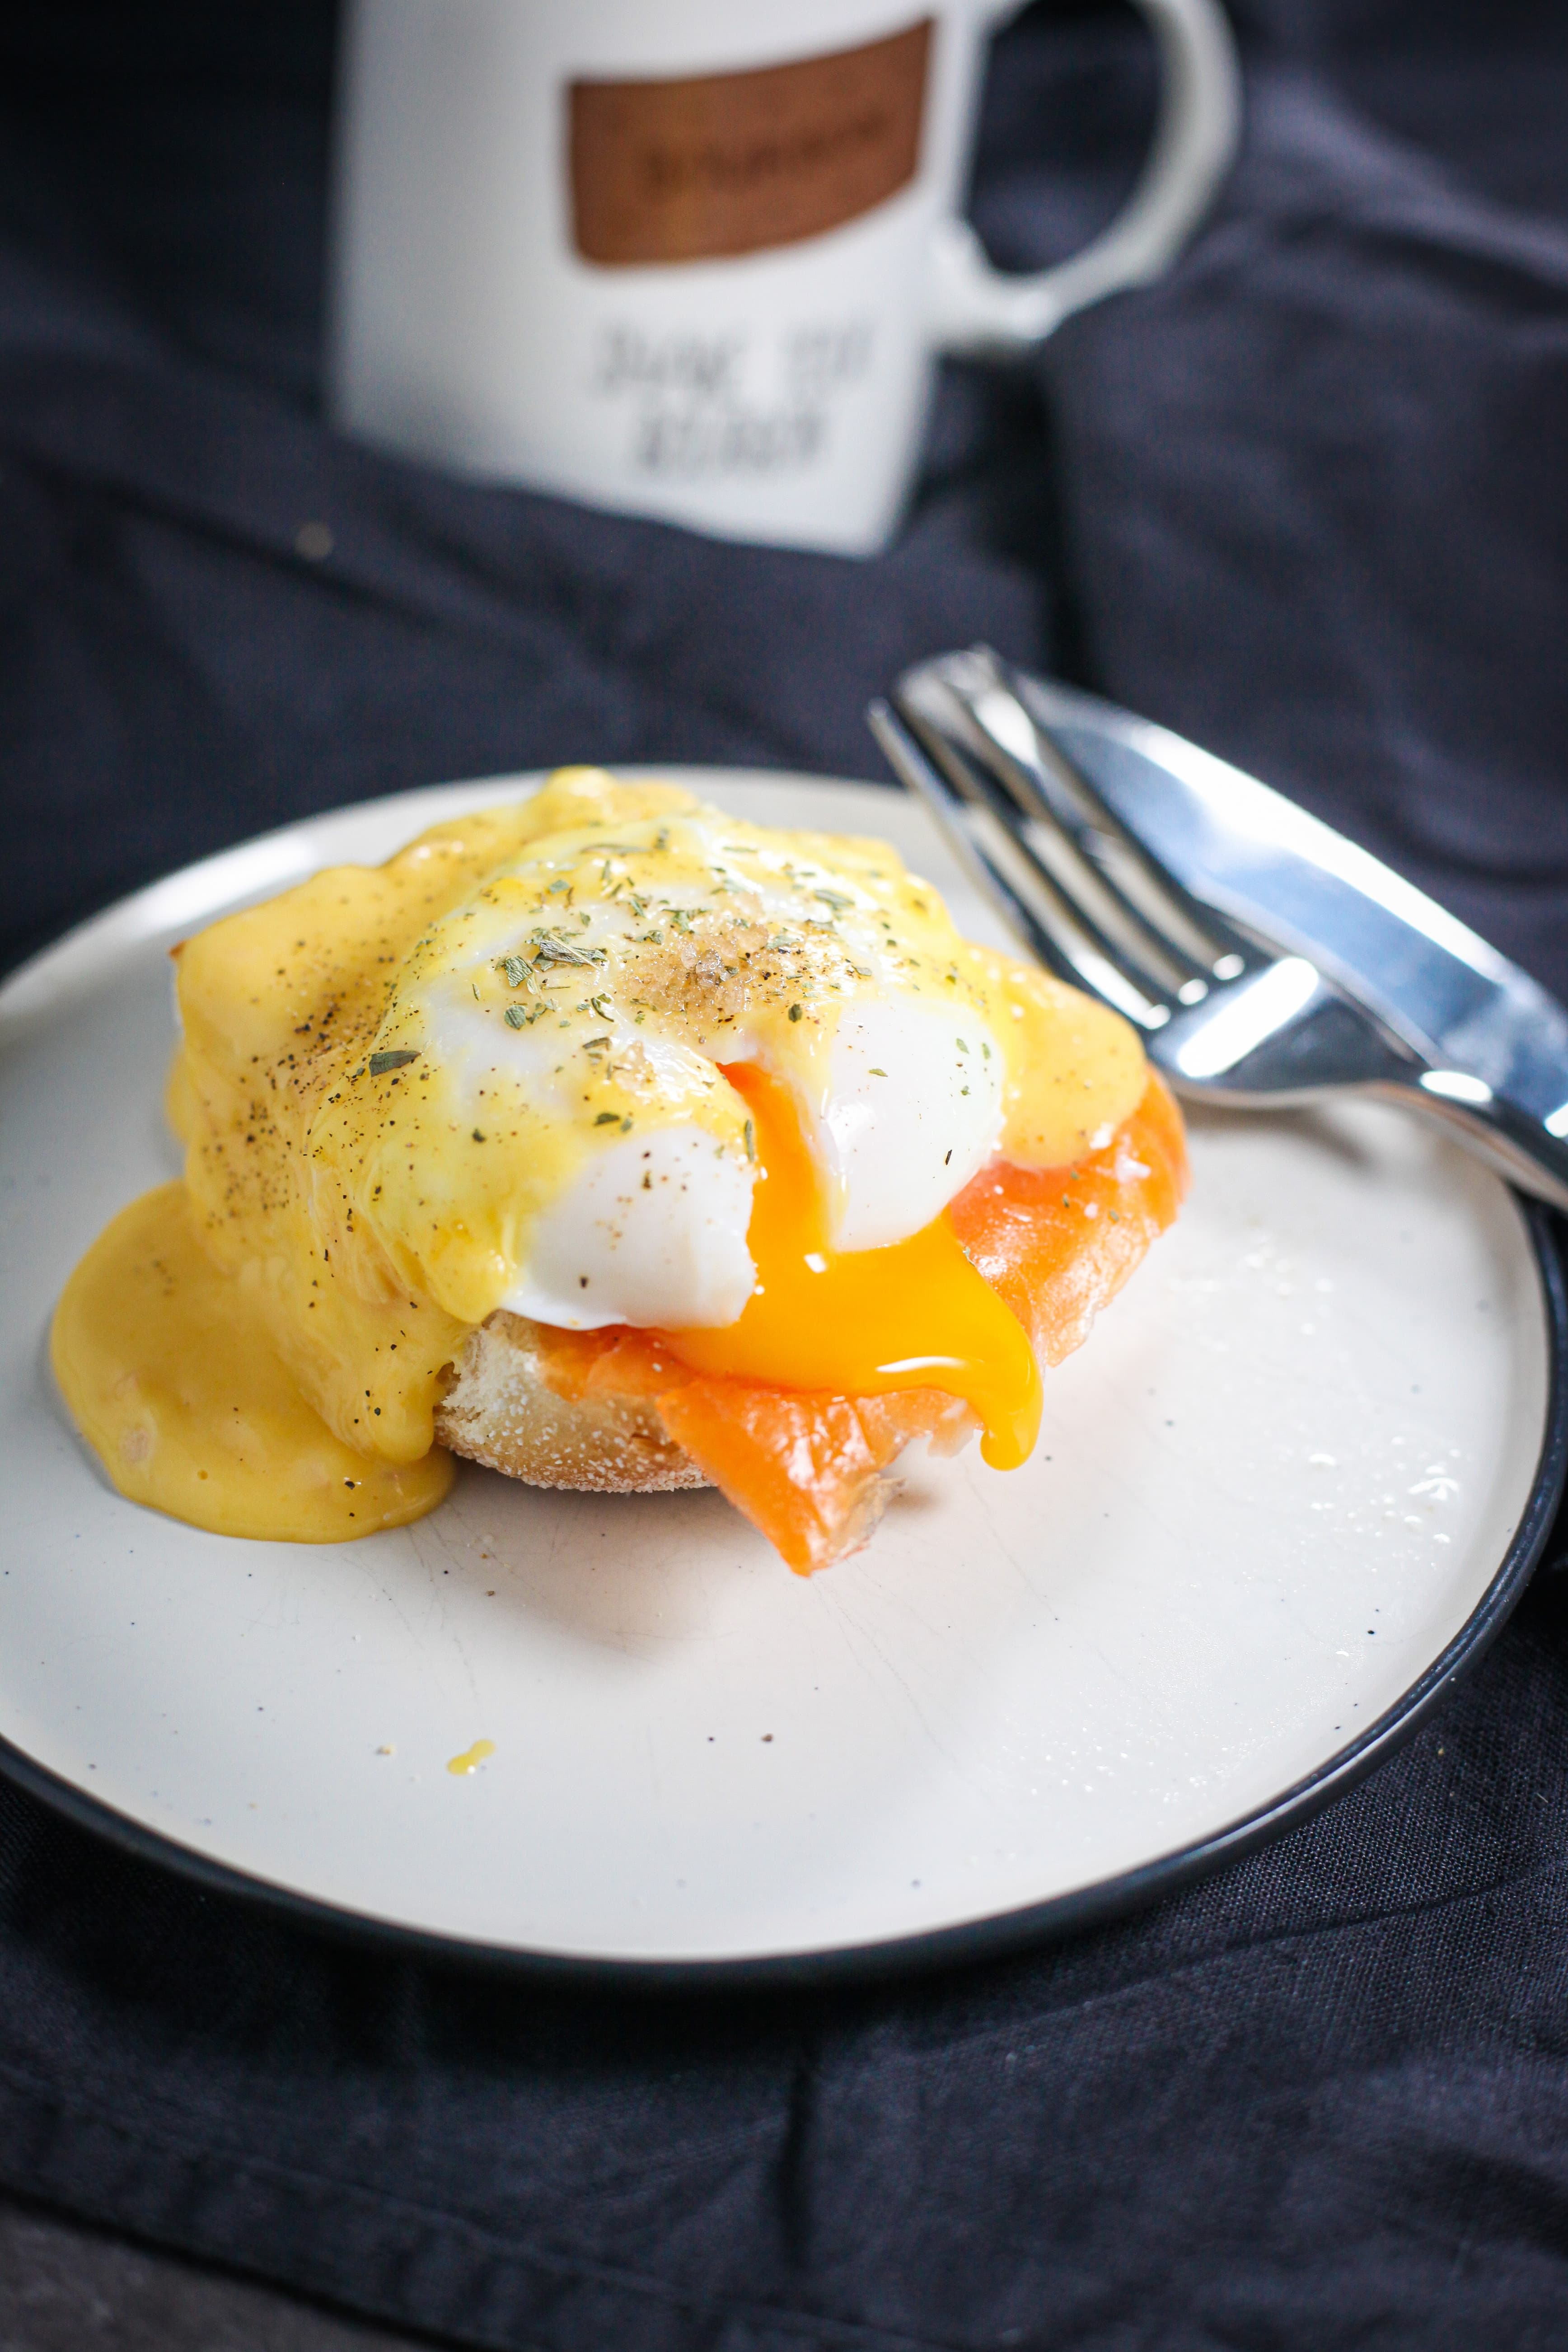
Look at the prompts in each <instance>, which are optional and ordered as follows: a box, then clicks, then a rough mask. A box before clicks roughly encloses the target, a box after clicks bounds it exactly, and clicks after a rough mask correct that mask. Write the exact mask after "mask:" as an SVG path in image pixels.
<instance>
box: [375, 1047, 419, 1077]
mask: <svg viewBox="0 0 1568 2352" xmlns="http://www.w3.org/2000/svg"><path fill="white" fill-rule="evenodd" d="M418 1059H419V1049H418V1047H417V1046H416V1045H395V1046H394V1047H393V1048H392V1049H391V1051H390V1052H388V1053H384V1054H373V1055H371V1057H370V1063H369V1069H370V1074H371V1076H372V1077H373V1078H379V1077H384V1076H385V1074H386V1072H387V1071H388V1070H403V1069H406V1068H407V1066H408V1065H409V1063H410V1062H416V1061H417V1060H418Z"/></svg>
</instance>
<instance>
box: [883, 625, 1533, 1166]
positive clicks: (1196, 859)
mask: <svg viewBox="0 0 1568 2352" xmlns="http://www.w3.org/2000/svg"><path fill="white" fill-rule="evenodd" d="M961 658H962V657H961ZM921 667H922V668H934V667H940V665H938V664H930V665H921ZM911 675H913V674H912V673H911ZM1009 678H1010V682H1011V683H1012V685H1013V686H1014V688H1015V690H1016V692H1017V693H1018V695H1019V698H1020V699H1021V700H1022V701H1023V702H1024V703H1025V705H1026V709H1028V712H1029V715H1030V717H1031V718H1032V719H1034V721H1035V722H1036V724H1037V726H1038V727H1039V728H1040V729H1041V730H1042V731H1043V732H1044V733H1045V734H1046V735H1047V737H1048V738H1049V739H1050V740H1051V741H1052V742H1054V743H1055V745H1056V747H1057V749H1058V751H1059V752H1060V754H1061V755H1062V757H1063V758H1064V759H1066V760H1067V761H1070V762H1071V764H1072V765H1073V766H1075V767H1077V768H1078V769H1079V771H1080V772H1082V773H1083V774H1084V775H1085V776H1086V777H1087V778H1088V779H1089V782H1091V783H1093V784H1094V785H1096V786H1097V787H1098V789H1099V790H1100V792H1101V793H1103V794H1104V796H1105V798H1106V800H1107V801H1108V802H1109V803H1110V805H1111V807H1112V809H1113V810H1114V811H1115V813H1116V814H1117V815H1118V816H1120V817H1121V820H1122V822H1123V823H1124V824H1126V825H1127V826H1128V828H1129V830H1130V831H1131V832H1132V833H1134V834H1137V835H1141V836H1142V838H1143V839H1144V840H1146V841H1147V842H1148V844H1149V845H1150V847H1151V848H1152V849H1153V850H1154V851H1155V852H1156V854H1157V855H1158V856H1161V857H1162V858H1163V859H1164V860H1165V862H1166V863H1167V864H1168V865H1169V866H1171V867H1172V869H1173V871H1174V873H1175V874H1176V875H1177V876H1178V877H1180V879H1181V880H1182V881H1183V882H1184V883H1185V884H1186V886H1187V887H1188V888H1189V889H1191V891H1192V892H1193V894H1194V897H1196V898H1203V899H1206V900H1208V901H1209V902H1210V903H1211V904H1213V905H1214V906H1215V907H1217V908H1220V910H1221V911H1222V912H1223V913H1225V914H1227V915H1230V916H1232V917H1233V918H1234V919H1236V920H1237V922H1239V923H1241V924H1242V925H1243V926H1245V927H1250V928H1253V929H1257V930H1258V931H1259V932H1260V933H1262V934H1263V935H1264V936H1265V937H1266V938H1267V939H1268V940H1270V941H1271V942H1272V943H1276V944H1278V945H1279V946H1280V947H1282V948H1286V949H1289V950H1290V951H1292V952H1294V953H1297V954H1300V955H1304V956H1307V957H1308V958H1310V960H1311V961H1314V962H1316V963H1318V964H1319V966H1320V968H1321V970H1322V971H1325V972H1326V973H1327V974H1329V975H1330V976H1331V978H1333V979H1334V980H1336V981H1337V982H1339V984H1340V985H1341V986H1342V988H1344V989H1345V990H1346V991H1347V992H1348V993H1349V994H1351V995H1352V996H1354V997H1357V998H1358V999H1359V1000H1360V1001H1361V1002H1362V1003H1364V1004H1366V1005H1367V1006H1368V1007H1369V1008H1370V1009H1371V1010H1372V1011H1373V1012H1374V1013H1377V1014H1378V1015H1379V1017H1380V1018H1381V1019H1383V1020H1384V1021H1386V1022H1387V1023H1388V1024H1389V1025H1390V1026H1391V1027H1392V1028H1393V1029H1394V1031H1395V1032H1396V1033H1398V1034H1402V1035H1404V1036H1405V1037H1406V1038H1408V1040H1409V1042H1410V1043H1411V1044H1412V1045H1414V1046H1415V1049H1416V1050H1417V1052H1420V1053H1423V1054H1425V1055H1427V1056H1428V1057H1429V1058H1430V1059H1432V1060H1434V1061H1435V1062H1436V1063H1437V1064H1438V1065H1439V1066H1447V1067H1449V1068H1457V1069H1461V1070H1467V1071H1468V1072H1470V1073H1472V1074H1473V1075H1474V1076H1476V1077H1479V1078H1482V1079H1484V1080H1485V1081H1486V1083H1487V1084H1488V1085H1489V1087H1491V1088H1492V1090H1493V1092H1494V1093H1495V1094H1498V1095H1500V1096H1501V1097H1503V1098H1504V1099H1505V1100H1506V1101H1509V1102H1510V1103H1513V1104H1514V1105H1516V1106H1517V1107H1518V1108H1520V1109H1521V1110H1524V1111H1527V1112H1529V1113H1530V1114H1531V1116H1532V1117H1533V1118H1538V1119H1540V1120H1541V1121H1542V1124H1543V1125H1544V1126H1545V1127H1546V1129H1548V1130H1549V1132H1550V1133H1552V1134H1553V1135H1556V1136H1559V1137H1562V1136H1565V1135H1568V1010H1565V1009H1564V1008H1563V1005H1561V1004H1560V1003H1558V1002H1557V1000H1556V999H1555V998H1554V997H1552V996H1551V995H1550V994H1549V993H1548V992H1547V991H1546V990H1545V989H1543V988H1542V987H1541V986H1540V984H1539V983H1538V982H1535V981H1533V980H1531V977H1530V975H1529V974H1528V972H1524V971H1521V970H1520V968H1519V967H1518V965H1517V964H1514V963H1511V962H1510V961H1509V959H1508V958H1507V957H1506V956H1505V955H1503V954H1501V953H1500V951H1499V950H1498V949H1496V948H1494V947H1492V946H1491V945H1490V944H1489V942H1488V941H1487V940H1483V939H1482V938H1480V936H1479V934H1478V933H1477V932H1475V931H1472V930H1471V929H1468V926H1467V925H1466V924H1464V923H1461V922H1460V921H1459V920H1458V918H1457V917H1456V916H1454V915H1451V914H1449V913H1448V911H1447V908H1444V907H1441V906H1439V905H1438V904H1437V902H1436V899H1433V898H1427V897H1426V894H1425V892H1423V891H1421V890H1418V889H1416V888H1415V886H1414V884H1412V883H1409V882H1407V881H1405V879H1404V877H1402V876H1401V875H1398V874H1396V873H1394V870H1393V868H1392V867H1390V866H1384V864H1383V863H1382V862H1381V860H1379V859H1378V858H1375V857H1373V856H1372V855H1371V854H1370V852H1369V851H1367V850H1364V849H1362V848H1359V847H1358V846H1357V845H1356V844H1355V843H1353V842H1352V841H1349V840H1347V839H1346V838H1345V836H1344V835H1342V834H1340V833H1336V832H1335V831H1334V830H1333V828H1332V827H1331V825H1327V824H1323V823H1322V822H1321V820H1320V819H1319V818H1317V817H1313V816H1310V815H1309V814H1308V813H1307V812H1306V810H1304V809H1302V808H1299V807H1298V806H1297V805H1296V804H1295V803H1294V802H1292V801H1289V800H1287V799H1286V797H1285V796H1284V794H1283V793H1278V792H1275V791H1273V790H1272V789H1271V788H1270V786H1268V784H1264V783H1260V782H1258V778H1257V777H1255V776H1249V775H1247V773H1246V772H1244V771H1243V770H1242V769H1240V768H1235V767H1232V766H1230V765H1229V763H1228V762H1227V761H1224V760H1221V759H1217V758H1216V757H1215V754H1214V753H1213V752H1210V751H1203V750H1201V749H1200V748H1199V746H1198V745H1197V744H1195V743H1191V742H1189V741H1187V740H1186V739H1185V738H1184V737H1183V736H1180V735H1177V734H1175V733H1173V731H1172V730H1170V729H1169V728H1164V727H1160V726H1158V725H1156V724H1155V723H1154V722H1153V721H1152V720H1151V719H1139V718H1136V717H1134V716H1133V714H1132V713H1131V712H1130V711H1126V710H1122V709H1119V708H1118V707H1117V706H1116V705H1115V704H1114V703H1110V702H1104V701H1102V700H1100V698H1099V697H1098V696H1096V695H1091V694H1085V693H1083V692H1081V691H1080V690H1079V688H1073V687H1067V686H1060V685H1058V684H1057V683H1056V682H1055V681H1054V680H1050V679H1046V678H1039V677H1030V676H1028V675H1027V674H1026V673H1024V672H1021V671H1017V670H1010V672H1009Z"/></svg>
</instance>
